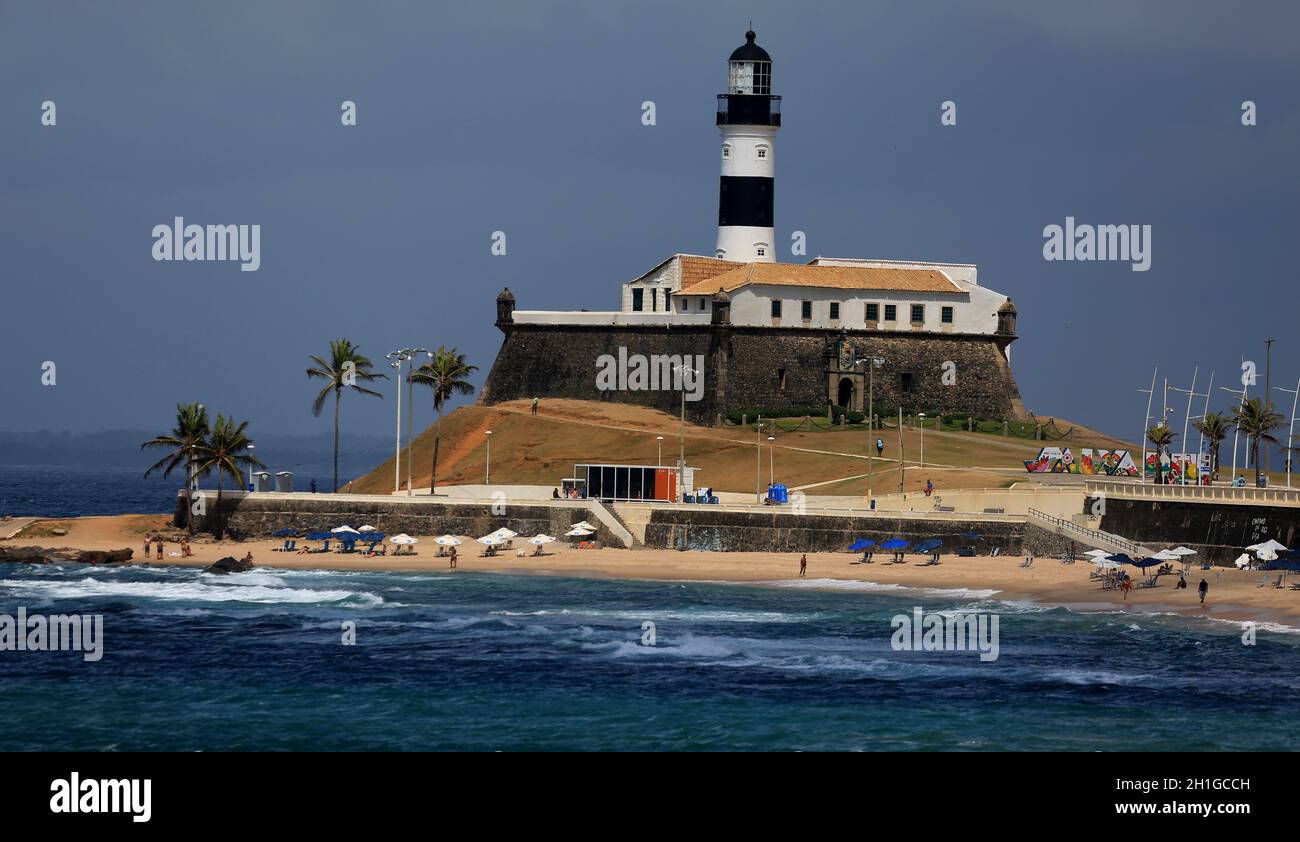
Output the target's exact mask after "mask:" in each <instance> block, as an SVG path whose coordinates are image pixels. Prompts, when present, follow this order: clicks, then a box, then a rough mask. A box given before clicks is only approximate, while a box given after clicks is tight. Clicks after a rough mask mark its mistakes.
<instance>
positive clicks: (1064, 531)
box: [1026, 508, 1155, 558]
mask: <svg viewBox="0 0 1300 842" xmlns="http://www.w3.org/2000/svg"><path fill="white" fill-rule="evenodd" d="M1026 522H1027V523H1032V524H1033V525H1035V526H1037V527H1039V528H1041V529H1045V530H1047V531H1048V532H1052V533H1055V534H1057V535H1061V536H1063V537H1066V538H1069V539H1070V540H1072V541H1076V542H1078V543H1080V544H1086V545H1087V546H1089V547H1093V548H1094V549H1098V550H1106V551H1108V552H1112V553H1127V554H1128V555H1129V556H1131V557H1132V558H1144V557H1145V556H1149V555H1152V554H1153V553H1154V552H1155V551H1154V550H1151V549H1150V548H1148V547H1144V546H1142V545H1141V544H1138V543H1135V542H1133V541H1130V540H1128V539H1127V538H1125V537H1124V536H1122V535H1116V534H1115V533H1113V532H1103V531H1102V530H1100V529H1092V528H1090V527H1087V526H1080V525H1079V524H1077V523H1074V522H1072V521H1068V520H1065V519H1063V518H1059V517H1055V516H1053V515H1049V514H1047V513H1046V512H1040V511H1039V510H1038V509H1032V508H1031V509H1030V510H1029V514H1028V519H1027V521H1026Z"/></svg>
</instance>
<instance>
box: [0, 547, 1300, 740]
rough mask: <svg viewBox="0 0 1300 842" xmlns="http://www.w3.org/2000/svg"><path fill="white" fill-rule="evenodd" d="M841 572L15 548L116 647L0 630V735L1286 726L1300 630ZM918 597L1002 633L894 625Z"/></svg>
mask: <svg viewBox="0 0 1300 842" xmlns="http://www.w3.org/2000/svg"><path fill="white" fill-rule="evenodd" d="M835 584H836V583H834V582H828V581H821V582H813V583H811V584H810V583H808V582H781V583H771V584H770V586H737V585H724V584H712V583H675V582H666V583H651V582H633V581H617V580H579V579H568V578H560V577H551V576H526V575H493V574H481V573H472V572H461V573H456V574H447V573H435V572H430V573H428V574H413V573H406V574H399V573H346V572H325V571H302V572H291V571H272V570H266V569H260V570H257V571H254V572H252V573H248V574H239V575H234V576H229V577H216V576H210V575H206V574H202V573H200V572H198V571H195V570H192V569H181V568H173V567H157V568H146V567H123V568H89V569H87V568H85V567H71V566H66V567H54V566H50V567H22V566H18V565H10V566H3V567H0V613H7V614H10V615H13V614H16V611H17V608H18V607H19V606H24V607H25V608H26V609H27V611H28V612H40V613H44V614H55V613H99V614H102V615H103V621H104V655H103V658H102V660H100V661H99V662H96V663H87V662H85V661H84V660H83V658H82V656H81V654H80V653H75V652H6V651H0V686H3V687H4V690H5V703H4V705H3V706H2V707H0V751H14V750H33V749H81V750H110V751H111V750H117V751H125V750H157V749H162V750H177V751H193V750H207V751H213V750H287V749H304V750H313V749H320V750H324V749H332V750H348V749H397V750H402V749H481V750H497V749H500V750H547V749H575V750H588V749H591V750H597V749H629V750H654V749H683V750H725V749H739V750H761V749H785V750H796V749H797V750H827V749H829V750H873V749H901V750H912V749H952V750H971V751H976V750H991V749H1010V750H1040V749H1064V750H1111V751H1121V750H1139V749H1154V750H1173V749H1185V750H1245V749H1286V750H1295V749H1297V748H1300V732H1298V731H1297V729H1296V727H1295V710H1294V700H1295V698H1296V693H1297V691H1298V690H1300V635H1295V634H1290V633H1284V632H1281V631H1276V632H1274V631H1261V632H1260V633H1259V636H1258V640H1257V643H1256V645H1254V646H1244V645H1243V644H1242V643H1241V639H1240V635H1241V632H1240V629H1239V628H1238V627H1237V626H1236V625H1234V624H1229V623H1215V622H1212V621H1207V620H1200V619H1188V618H1183V617H1176V616H1142V615H1133V614H1119V613H1106V614H1081V613H1072V612H1070V611H1068V610H1065V609H1060V608H1056V609H1044V608H1041V607H1037V606H1034V605H1031V604H1023V603H1011V604H1007V603H1001V602H997V601H996V599H995V597H994V596H991V595H990V594H989V593H988V592H979V591H961V590H956V591H934V590H925V591H922V590H908V589H905V588H903V589H900V588H897V587H876V588H873V587H871V586H869V585H863V584H861V583H859V584H858V585H857V586H856V587H854V588H846V589H843V590H841V589H835V588H834V587H827V586H834V585H835ZM914 606H921V607H923V608H925V609H926V610H928V611H943V610H971V611H975V610H978V611H996V612H997V613H998V615H999V632H1000V635H999V637H1000V657H999V658H998V660H996V661H993V662H991V663H981V662H980V661H979V659H978V655H977V653H974V652H928V653H926V652H896V651H894V650H893V649H892V648H891V647H890V634H891V631H892V629H891V626H890V618H891V617H892V616H894V615H895V614H899V613H903V614H908V613H910V612H911V611H912V608H913V607H914ZM645 621H651V622H653V623H654V624H655V629H656V640H655V645H654V646H648V645H643V643H642V624H643V623H644V622H645ZM345 622H350V623H355V624H356V642H355V645H350V646H349V645H343V643H342V635H343V632H342V628H343V624H344V623H345Z"/></svg>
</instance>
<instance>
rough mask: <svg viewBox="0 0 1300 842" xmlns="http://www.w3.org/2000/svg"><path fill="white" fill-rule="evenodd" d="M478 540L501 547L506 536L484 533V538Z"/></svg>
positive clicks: (481, 542)
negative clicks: (499, 536) (500, 536)
mask: <svg viewBox="0 0 1300 842" xmlns="http://www.w3.org/2000/svg"><path fill="white" fill-rule="evenodd" d="M477 540H478V542H479V543H480V544H483V545H484V546H488V547H499V546H501V545H502V544H504V543H505V539H504V538H498V537H497V536H496V535H484V536H483V537H482V538H479V539H477Z"/></svg>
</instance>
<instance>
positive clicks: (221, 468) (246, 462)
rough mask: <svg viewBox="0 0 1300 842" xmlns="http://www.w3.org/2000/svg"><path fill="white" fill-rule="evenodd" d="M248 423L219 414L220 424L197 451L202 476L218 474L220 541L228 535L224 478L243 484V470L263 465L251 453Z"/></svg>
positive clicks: (218, 423) (218, 420)
mask: <svg viewBox="0 0 1300 842" xmlns="http://www.w3.org/2000/svg"><path fill="white" fill-rule="evenodd" d="M247 427H248V422H247V421H240V422H238V423H236V421H235V419H234V418H227V417H226V416H224V415H222V414H221V413H220V412H218V413H217V423H216V424H215V425H213V427H212V435H211V436H209V437H208V440H207V441H206V442H205V443H204V444H203V445H201V446H200V447H199V448H198V453H197V460H196V465H195V467H196V469H197V470H198V472H199V473H201V474H208V473H211V472H215V473H216V475H217V539H218V540H220V539H221V538H222V536H223V535H224V534H225V522H226V521H225V512H223V511H222V509H221V491H222V479H224V478H225V477H230V478H231V479H233V480H234V481H235V483H236V485H239V484H242V483H243V481H244V469H245V468H249V467H255V468H261V467H263V465H262V463H261V461H260V460H258V458H257V457H256V456H254V455H253V454H251V453H249V452H248V448H249V447H250V446H251V445H252V444H253V442H252V439H250V438H249V437H248V435H247V434H246V433H245V432H244V431H245V430H246V429H247Z"/></svg>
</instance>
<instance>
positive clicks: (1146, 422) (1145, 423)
mask: <svg viewBox="0 0 1300 842" xmlns="http://www.w3.org/2000/svg"><path fill="white" fill-rule="evenodd" d="M1159 372H1160V367H1159V366H1156V367H1155V368H1153V369H1152V370H1151V388H1150V389H1138V392H1139V393H1141V392H1146V394H1147V414H1146V415H1144V416H1143V417H1142V478H1143V479H1146V475H1147V430H1148V429H1150V427H1151V400H1152V398H1154V397H1155V396H1156V374H1158V373H1159Z"/></svg>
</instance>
